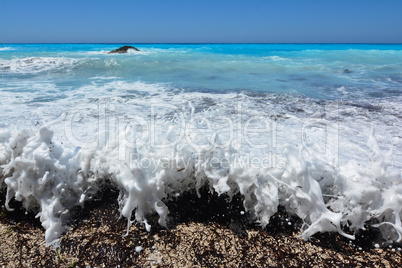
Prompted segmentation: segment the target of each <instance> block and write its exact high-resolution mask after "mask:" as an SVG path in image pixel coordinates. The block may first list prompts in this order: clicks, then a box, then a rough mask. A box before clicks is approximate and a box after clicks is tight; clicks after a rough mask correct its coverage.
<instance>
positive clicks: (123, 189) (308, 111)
mask: <svg viewBox="0 0 402 268" xmlns="http://www.w3.org/2000/svg"><path fill="white" fill-rule="evenodd" d="M121 45H124V44H0V166H1V167H0V172H1V178H0V182H1V184H2V187H3V188H5V189H6V191H7V198H6V199H7V200H6V204H5V206H6V207H7V208H8V209H12V208H10V207H9V205H8V203H9V201H10V200H11V199H13V198H15V199H16V200H18V201H21V202H22V203H23V205H24V207H25V209H27V210H30V211H34V212H36V213H38V218H39V220H40V221H41V222H42V225H43V227H44V228H45V229H46V241H47V243H49V244H50V243H52V242H54V241H57V239H58V238H59V237H60V235H61V234H62V232H64V231H65V230H66V228H67V226H66V222H67V220H68V218H69V217H70V215H69V210H70V209H71V208H73V207H74V206H83V205H84V204H85V202H87V201H90V200H91V199H92V198H94V197H96V196H97V194H99V191H101V190H102V189H104V187H105V186H108V185H111V186H113V187H116V188H118V189H119V190H120V196H119V199H118V200H117V202H119V205H120V210H121V214H122V216H124V217H126V218H127V219H128V231H129V227H130V225H131V223H132V222H133V221H138V222H141V223H143V224H144V226H145V228H147V229H148V230H149V229H150V228H152V226H151V225H152V224H155V223H149V222H148V221H147V217H148V216H149V215H150V214H152V213H157V214H159V224H161V225H166V221H167V220H168V219H169V211H168V208H167V207H166V205H165V202H166V200H170V199H174V198H175V197H177V196H179V195H180V194H181V193H183V192H185V191H188V190H191V189H195V190H198V189H199V188H200V187H202V186H203V185H205V184H208V185H209V186H210V188H211V190H212V191H216V192H217V193H218V194H224V193H225V194H228V195H229V196H232V195H234V194H236V193H239V192H240V194H241V195H242V196H243V197H244V209H245V210H246V211H247V212H249V213H248V214H249V215H250V217H251V218H252V219H253V220H255V221H257V222H258V223H260V224H261V225H262V227H265V226H267V224H268V223H269V219H270V217H271V216H272V215H273V214H274V213H275V212H276V211H277V209H278V206H283V207H285V208H286V210H287V212H288V213H289V214H292V215H296V216H298V217H300V218H301V219H302V220H303V222H304V225H303V226H302V228H301V234H302V236H303V237H304V238H306V239H308V238H309V237H310V236H311V235H313V234H315V233H317V232H327V231H336V232H339V233H341V234H342V235H344V236H346V237H349V238H351V239H353V238H354V235H355V233H356V232H358V230H361V229H364V228H366V227H367V225H371V226H373V227H378V228H380V230H381V232H382V234H383V238H384V240H386V241H401V237H402V226H401V216H402V179H401V168H402V136H401V133H402V119H401V118H402V45H365V44H353V45H350V44H137V45H135V46H136V47H137V48H138V49H139V50H140V51H134V50H132V51H131V50H130V51H129V53H127V54H108V53H107V52H108V51H110V50H113V49H115V48H118V47H120V46H121ZM268 226H269V225H268Z"/></svg>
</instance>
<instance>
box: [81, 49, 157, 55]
mask: <svg viewBox="0 0 402 268" xmlns="http://www.w3.org/2000/svg"><path fill="white" fill-rule="evenodd" d="M109 52H110V51H109V50H101V51H88V52H86V53H85V54H86V55H150V54H152V53H155V52H157V51H156V50H140V51H136V50H134V49H129V50H127V53H113V54H110V53H109Z"/></svg>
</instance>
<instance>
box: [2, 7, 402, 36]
mask: <svg viewBox="0 0 402 268" xmlns="http://www.w3.org/2000/svg"><path fill="white" fill-rule="evenodd" d="M401 13H402V1H401V0H382V1H380V0H377V1H374V0H348V1H346V0H333V1H329V0H316V1H301V0H299V1H296V0H293V1H291V0H282V1H280V0H271V1H270V0H266V1H258V0H249V1H228V0H227V1H225V0H203V1H197V0H187V1H184V0H171V1H168V0H164V1H163V0H148V1H145V0H143V1H135V0H132V1H128V0H119V1H110V0H109V1H106V0H105V1H103V0H96V1H94V0H68V1H66V0H0V43H53V42H54V43H200V42H201V43H221V42H223V43H225V42H229V43H230V42H241V43H260V42H261V43H402V15H401Z"/></svg>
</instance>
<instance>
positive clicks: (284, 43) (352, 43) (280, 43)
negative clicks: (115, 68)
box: [0, 42, 402, 45]
mask: <svg viewBox="0 0 402 268" xmlns="http://www.w3.org/2000/svg"><path fill="white" fill-rule="evenodd" d="M0 44H2V45H3V44H9V45H12V44H16V45H17V44H18V45H24V44H77V45H79V44H80V45H84V44H105V45H108V44H111V45H112V44H139V45H142V44H144V45H145V44H167V45H169V44H172V45H181V44H182V45H197V44H228V45H230V44H261V45H264V44H269V45H272V44H278V45H288V44H289V45H292V44H300V45H334V44H336V45H402V43H397V42H396V43H394V42H391V43H385V42H381V43H378V42H368V43H360V42H294V43H291V42H290V43H289V42H271V43H269V42H268V43H266V42H166V43H165V42H5V43H2V42H0Z"/></svg>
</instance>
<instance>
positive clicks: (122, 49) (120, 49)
mask: <svg viewBox="0 0 402 268" xmlns="http://www.w3.org/2000/svg"><path fill="white" fill-rule="evenodd" d="M129 49H134V50H135V51H140V50H139V49H138V48H136V47H132V46H122V47H120V48H118V49H115V50H112V51H110V52H109V53H127V51H128V50H129Z"/></svg>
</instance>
